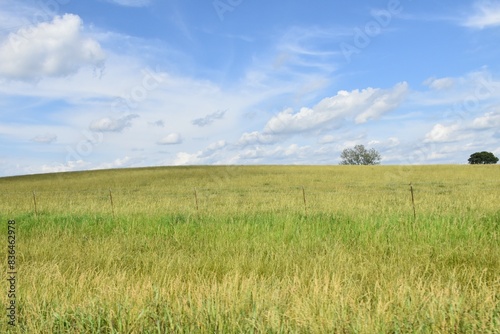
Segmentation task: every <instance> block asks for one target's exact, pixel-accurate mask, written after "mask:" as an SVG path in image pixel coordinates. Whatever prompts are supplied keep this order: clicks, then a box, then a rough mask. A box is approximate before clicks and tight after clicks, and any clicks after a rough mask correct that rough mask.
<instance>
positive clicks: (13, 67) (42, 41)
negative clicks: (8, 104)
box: [0, 14, 106, 81]
mask: <svg viewBox="0 0 500 334" xmlns="http://www.w3.org/2000/svg"><path fill="white" fill-rule="evenodd" d="M82 30H83V22H82V20H81V18H80V17H79V16H78V15H73V14H65V15H63V16H56V17H54V19H53V20H52V21H51V22H42V23H39V24H38V25H36V26H33V27H24V28H21V29H20V30H19V31H17V33H13V34H10V35H9V37H8V38H7V39H6V40H5V41H3V43H1V44H0V76H1V77H4V78H7V79H14V80H25V81H26V80H38V79H41V78H43V77H64V76H68V75H71V74H74V73H76V72H77V71H78V70H79V69H80V68H81V67H84V66H92V67H94V68H96V67H102V66H103V65H104V61H105V59H106V55H105V53H104V51H103V50H102V49H101V46H100V45H99V43H98V42H97V41H96V40H94V39H92V38H89V37H86V36H84V34H83V33H82Z"/></svg>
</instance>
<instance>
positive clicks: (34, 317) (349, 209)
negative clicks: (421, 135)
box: [0, 165, 500, 333]
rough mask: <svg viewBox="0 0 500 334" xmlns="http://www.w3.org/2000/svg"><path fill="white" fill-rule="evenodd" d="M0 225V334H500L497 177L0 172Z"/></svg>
mask: <svg viewBox="0 0 500 334" xmlns="http://www.w3.org/2000/svg"><path fill="white" fill-rule="evenodd" d="M410 182H411V184H412V189H413V197H414V200H413V203H414V205H413V204H412V196H411V195H412V194H411V192H410V185H409V184H410ZM0 219H1V224H2V226H3V227H2V230H3V231H4V233H3V236H2V237H1V239H0V240H2V244H3V245H4V246H3V247H2V249H4V257H3V258H4V259H5V260H2V266H1V268H2V273H4V276H5V277H6V278H7V274H6V273H7V271H8V268H7V260H6V259H7V224H8V221H9V220H15V222H16V223H15V226H16V234H15V236H16V244H15V247H16V270H17V281H16V307H17V313H16V316H17V319H16V321H17V324H16V325H17V326H16V327H15V328H14V327H12V326H9V324H8V318H7V311H6V308H7V305H8V303H9V300H8V297H7V295H8V294H7V290H8V286H7V284H8V282H7V280H6V279H2V281H3V282H4V283H3V284H2V285H1V287H2V288H1V290H2V291H0V296H1V299H0V301H1V304H2V308H3V309H4V312H3V315H2V317H1V318H0V332H1V333H9V332H12V333H290V332H291V333H500V166H497V165H491V166H479V165H475V166H472V165H460V166H458V165H439V166H210V167H207V166H200V167H164V168H141V169H122V170H104V171H92V172H77V173H62V174H46V175H33V176H23V177H10V178H0Z"/></svg>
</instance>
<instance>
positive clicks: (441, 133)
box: [424, 124, 460, 143]
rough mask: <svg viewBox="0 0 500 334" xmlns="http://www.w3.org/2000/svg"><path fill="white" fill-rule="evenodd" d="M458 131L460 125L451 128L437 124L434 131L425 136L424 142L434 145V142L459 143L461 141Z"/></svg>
mask: <svg viewBox="0 0 500 334" xmlns="http://www.w3.org/2000/svg"><path fill="white" fill-rule="evenodd" d="M457 130H458V125H456V124H454V125H450V126H445V125H442V124H436V125H434V127H433V128H432V130H431V131H429V132H428V133H427V134H426V135H425V140H424V142H426V143H433V142H452V141H457V140H459V139H460V138H459V137H458V136H457Z"/></svg>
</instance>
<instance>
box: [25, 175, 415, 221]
mask: <svg viewBox="0 0 500 334" xmlns="http://www.w3.org/2000/svg"><path fill="white" fill-rule="evenodd" d="M409 186H410V194H411V204H412V208H413V221H416V220H417V212H416V207H415V194H414V191H413V185H412V183H411V182H410V184H409ZM301 188H302V200H303V202H304V214H305V216H306V217H307V198H306V190H305V187H304V186H301ZM193 193H194V201H195V207H196V211H199V204H198V190H197V189H196V187H194V188H193ZM32 194H33V207H34V213H35V216H36V217H38V207H37V198H36V192H35V191H34V190H33V192H32ZM109 202H110V205H111V213H112V214H113V218H114V217H115V205H114V203H113V193H112V191H111V188H110V189H109Z"/></svg>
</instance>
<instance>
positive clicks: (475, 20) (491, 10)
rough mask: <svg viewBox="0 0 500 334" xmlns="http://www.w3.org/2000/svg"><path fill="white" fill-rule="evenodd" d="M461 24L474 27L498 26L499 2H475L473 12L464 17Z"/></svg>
mask: <svg viewBox="0 0 500 334" xmlns="http://www.w3.org/2000/svg"><path fill="white" fill-rule="evenodd" d="M463 25H464V26H466V27H469V28H476V29H484V28H488V27H495V26H500V3H499V2H497V1H479V2H477V3H476V4H475V11H474V13H473V14H472V15H470V16H468V17H467V18H466V19H465V21H464V22H463Z"/></svg>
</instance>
